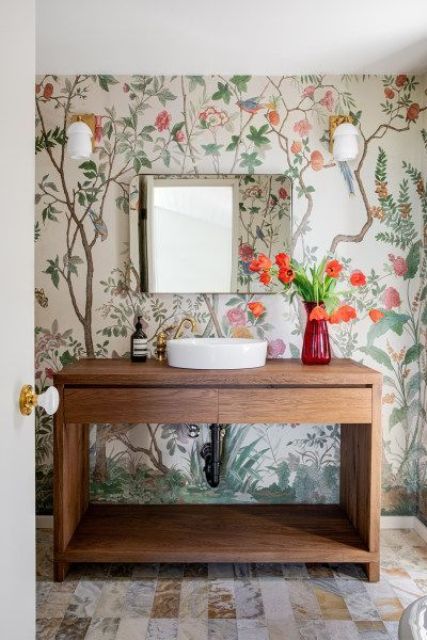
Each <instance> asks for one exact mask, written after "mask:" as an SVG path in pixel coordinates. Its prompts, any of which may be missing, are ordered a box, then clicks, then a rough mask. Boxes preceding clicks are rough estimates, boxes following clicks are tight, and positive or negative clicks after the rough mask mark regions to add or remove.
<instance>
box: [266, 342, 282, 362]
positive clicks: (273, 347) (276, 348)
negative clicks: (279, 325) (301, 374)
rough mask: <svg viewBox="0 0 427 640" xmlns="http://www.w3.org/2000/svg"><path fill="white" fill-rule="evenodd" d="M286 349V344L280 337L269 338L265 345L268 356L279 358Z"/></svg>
mask: <svg viewBox="0 0 427 640" xmlns="http://www.w3.org/2000/svg"><path fill="white" fill-rule="evenodd" d="M285 351H286V345H285V343H284V342H283V340H282V338H276V339H275V340H270V341H269V343H268V347H267V354H268V357H269V358H280V356H283V354H284V353H285Z"/></svg>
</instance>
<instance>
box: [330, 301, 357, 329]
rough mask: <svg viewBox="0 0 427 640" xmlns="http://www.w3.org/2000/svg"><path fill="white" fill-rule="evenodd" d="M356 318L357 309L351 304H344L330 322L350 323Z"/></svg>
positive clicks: (335, 312) (332, 315)
mask: <svg viewBox="0 0 427 640" xmlns="http://www.w3.org/2000/svg"><path fill="white" fill-rule="evenodd" d="M355 318H357V314H356V309H355V308H354V307H351V306H350V305H349V304H343V305H341V307H338V309H336V310H335V311H334V312H333V313H332V314H331V317H330V318H329V322H330V323H331V324H338V323H339V322H349V321H350V320H354V319H355Z"/></svg>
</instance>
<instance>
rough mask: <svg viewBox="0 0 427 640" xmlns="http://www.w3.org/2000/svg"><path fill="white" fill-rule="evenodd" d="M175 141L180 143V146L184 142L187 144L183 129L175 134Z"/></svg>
mask: <svg viewBox="0 0 427 640" xmlns="http://www.w3.org/2000/svg"><path fill="white" fill-rule="evenodd" d="M175 140H176V141H177V142H179V143H180V144H181V143H182V142H185V133H184V132H183V130H182V129H180V130H179V131H177V132H176V133H175Z"/></svg>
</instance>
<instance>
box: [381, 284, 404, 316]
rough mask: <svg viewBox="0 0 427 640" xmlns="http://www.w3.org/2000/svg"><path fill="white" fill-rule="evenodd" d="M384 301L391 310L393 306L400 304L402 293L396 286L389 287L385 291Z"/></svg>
mask: <svg viewBox="0 0 427 640" xmlns="http://www.w3.org/2000/svg"><path fill="white" fill-rule="evenodd" d="M383 302H384V306H385V308H386V309H388V310H389V311H390V309H393V307H398V306H399V305H400V295H399V292H398V291H397V289H395V288H394V287H387V289H386V290H385V291H384V295H383Z"/></svg>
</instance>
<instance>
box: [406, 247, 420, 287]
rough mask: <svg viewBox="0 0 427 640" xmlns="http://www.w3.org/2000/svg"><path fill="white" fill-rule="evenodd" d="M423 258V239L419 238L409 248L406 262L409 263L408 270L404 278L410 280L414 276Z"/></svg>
mask: <svg viewBox="0 0 427 640" xmlns="http://www.w3.org/2000/svg"><path fill="white" fill-rule="evenodd" d="M420 259H421V240H418V242H416V243H415V244H413V245H412V247H411V248H410V250H409V253H408V257H407V258H406V264H407V265H408V271H407V272H406V273H405V275H404V276H403V278H404V279H405V280H410V279H411V278H414V277H415V276H416V274H417V271H418V267H419V266H420Z"/></svg>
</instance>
